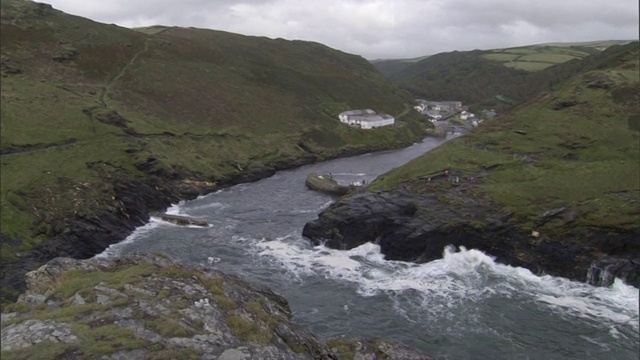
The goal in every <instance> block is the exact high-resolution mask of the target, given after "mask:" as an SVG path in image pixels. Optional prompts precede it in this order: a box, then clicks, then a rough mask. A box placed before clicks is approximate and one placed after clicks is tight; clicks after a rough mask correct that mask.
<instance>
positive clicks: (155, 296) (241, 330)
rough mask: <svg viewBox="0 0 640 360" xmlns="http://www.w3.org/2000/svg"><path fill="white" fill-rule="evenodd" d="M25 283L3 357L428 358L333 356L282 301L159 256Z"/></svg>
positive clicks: (365, 351) (403, 352) (91, 265)
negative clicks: (295, 322)
mask: <svg viewBox="0 0 640 360" xmlns="http://www.w3.org/2000/svg"><path fill="white" fill-rule="evenodd" d="M26 283H27V291H26V292H25V293H24V294H22V295H21V296H20V297H19V299H18V302H17V303H15V304H11V305H9V306H7V307H6V308H5V310H6V311H13V312H11V313H3V314H2V338H1V340H2V350H3V357H4V356H5V355H6V356H9V357H10V356H12V354H14V355H15V354H17V353H16V352H17V351H19V352H20V356H22V357H25V358H29V357H30V356H32V355H35V354H37V355H38V356H39V357H41V358H77V359H81V358H83V359H84V358H100V359H149V358H163V359H165V358H166V359H169V358H189V359H339V358H340V359H371V358H373V357H374V356H377V355H381V354H382V355H384V358H387V359H398V360H399V359H428V357H426V356H425V355H423V354H420V353H419V352H417V351H415V350H413V349H411V348H408V347H405V346H403V345H401V344H398V343H394V342H388V341H379V340H376V341H374V340H340V344H341V347H340V349H342V350H344V349H347V348H348V349H353V351H350V352H347V353H344V354H342V356H338V355H337V354H336V352H335V351H334V350H332V348H331V346H330V345H328V344H327V343H325V342H324V341H322V340H320V339H318V338H317V337H316V336H315V335H313V334H312V333H311V332H309V331H308V330H306V329H303V328H301V327H299V326H298V325H296V324H294V323H293V322H292V321H291V317H292V313H291V309H290V308H289V305H288V303H287V301H286V299H284V298H283V297H281V296H280V295H278V294H276V293H274V292H273V291H271V290H270V289H267V288H264V287H260V286H255V285H251V284H249V283H247V282H245V281H243V280H241V279H239V278H238V277H235V276H231V275H227V274H224V273H221V272H218V271H215V270H210V269H202V270H198V269H189V268H186V267H183V266H182V265H180V264H179V263H177V262H174V261H171V260H169V259H167V258H165V257H163V256H152V255H136V254H134V255H130V256H128V257H125V258H122V259H117V260H107V259H102V258H92V259H89V260H75V259H69V258H56V259H53V260H51V261H50V262H48V263H47V264H45V265H43V266H41V267H40V268H39V269H37V270H35V271H32V272H30V273H28V274H27V279H26ZM33 298H39V299H42V300H43V301H40V302H33V301H29V299H33ZM44 302H46V303H47V304H50V303H51V304H56V305H57V307H54V308H51V307H49V308H47V307H46V306H43V305H44ZM361 343H366V344H370V345H367V346H357V344H361ZM371 344H374V345H371Z"/></svg>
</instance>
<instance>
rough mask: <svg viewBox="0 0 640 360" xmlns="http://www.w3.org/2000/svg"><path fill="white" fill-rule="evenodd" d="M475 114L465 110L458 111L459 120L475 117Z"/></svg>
mask: <svg viewBox="0 0 640 360" xmlns="http://www.w3.org/2000/svg"><path fill="white" fill-rule="evenodd" d="M475 117H476V115H475V114H473V113H470V112H467V111H463V112H461V113H460V120H467V119H468V120H471V119H473V118H475Z"/></svg>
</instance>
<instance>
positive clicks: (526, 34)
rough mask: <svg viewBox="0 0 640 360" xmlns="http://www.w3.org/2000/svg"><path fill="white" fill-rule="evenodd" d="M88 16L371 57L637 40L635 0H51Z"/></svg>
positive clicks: (54, 4) (57, 6)
mask: <svg viewBox="0 0 640 360" xmlns="http://www.w3.org/2000/svg"><path fill="white" fill-rule="evenodd" d="M44 1H47V0H44ZM49 2H50V3H51V4H52V5H53V6H54V7H56V8H58V9H60V10H63V11H65V12H68V13H71V14H75V15H80V16H84V17H88V18H90V19H93V20H96V21H100V22H106V23H116V24H118V25H121V26H127V27H137V26H148V25H157V24H161V25H175V26H194V27H201V28H210V29H217V30H225V31H230V32H236V33H240V34H245V35H256V36H267V37H272V38H278V37H280V38H285V39H292V40H293V39H298V40H309V41H316V42H320V43H323V44H326V45H328V46H330V47H333V48H337V49H339V50H342V51H346V52H350V53H355V54H359V55H362V56H364V57H366V58H369V59H373V58H404V57H418V56H423V55H427V54H434V53H438V52H443V51H452V50H470V49H491V48H501V47H509V46H519V45H528V44H535V43H544V42H558V41H590V40H605V39H638V22H639V20H638V2H637V0H562V1H558V0H536V1H531V0H483V1H477V0H384V1H382V0H305V1H300V0H216V1H210V0H181V1H169V0H160V1H157V0H136V1H131V0H100V1H97V0H95V1H78V0H49Z"/></svg>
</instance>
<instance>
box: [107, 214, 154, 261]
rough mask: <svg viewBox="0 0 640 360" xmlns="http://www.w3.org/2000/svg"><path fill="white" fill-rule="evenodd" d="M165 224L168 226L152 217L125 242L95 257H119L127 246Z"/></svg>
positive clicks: (111, 246) (114, 245)
mask: <svg viewBox="0 0 640 360" xmlns="http://www.w3.org/2000/svg"><path fill="white" fill-rule="evenodd" d="M164 224H167V223H166V222H165V221H162V220H160V219H159V218H156V217H153V216H152V217H151V218H150V219H149V222H148V223H146V224H144V225H142V226H140V227H138V228H136V229H135V230H134V231H133V232H132V233H131V234H130V235H129V236H127V237H126V238H125V239H124V240H123V241H121V242H119V243H116V244H111V245H109V247H107V248H106V249H105V250H104V251H103V252H101V253H100V254H97V255H95V257H101V258H115V257H118V256H119V255H120V252H121V250H122V248H123V247H124V246H125V245H126V244H130V243H132V242H134V241H135V240H136V239H138V238H139V237H142V236H144V235H145V234H147V233H148V232H150V231H153V230H154V229H155V228H157V227H158V226H161V225H164Z"/></svg>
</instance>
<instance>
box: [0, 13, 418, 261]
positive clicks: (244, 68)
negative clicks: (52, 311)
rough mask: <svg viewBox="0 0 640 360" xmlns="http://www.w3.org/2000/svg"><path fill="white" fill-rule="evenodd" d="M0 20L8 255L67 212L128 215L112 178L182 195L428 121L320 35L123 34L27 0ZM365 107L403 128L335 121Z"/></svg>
mask: <svg viewBox="0 0 640 360" xmlns="http://www.w3.org/2000/svg"><path fill="white" fill-rule="evenodd" d="M1 20H2V22H1V25H2V28H1V32H0V36H1V50H2V59H1V70H2V89H1V90H2V91H1V97H2V108H1V114H0V115H1V123H0V126H1V132H0V136H1V137H0V152H1V161H2V172H1V174H2V175H1V176H2V179H1V181H2V182H1V185H2V190H1V230H2V236H1V237H0V239H2V250H3V251H2V256H3V263H7V262H6V261H8V260H11V261H13V260H17V259H19V258H20V257H21V256H24V254H25V252H26V251H29V250H30V249H32V248H33V246H34V245H35V244H38V243H41V242H43V241H45V240H47V239H49V238H52V237H55V236H57V235H60V234H67V233H68V232H69V231H72V230H70V224H71V223H72V222H73V221H74V219H77V218H83V219H91V218H92V217H96V216H98V214H99V213H101V212H102V211H107V212H109V213H111V214H116V215H118V216H121V217H128V216H129V214H128V213H127V211H128V210H127V209H126V206H125V205H124V200H123V199H119V198H118V192H117V189H116V185H115V184H116V183H117V182H122V181H131V180H132V179H135V180H136V181H141V182H143V183H152V182H151V181H150V180H151V179H156V180H154V181H156V182H155V183H154V184H156V183H157V180H158V179H162V180H163V181H171V184H169V185H167V187H168V188H171V189H169V190H167V191H169V192H171V193H172V194H174V195H175V194H176V192H177V193H178V196H179V195H180V194H179V192H180V189H182V187H183V186H192V185H194V184H202V185H203V186H204V187H205V188H206V189H209V190H211V189H213V188H215V187H216V186H218V185H219V184H224V183H227V182H228V181H230V180H231V179H234V178H237V177H238V176H241V174H243V173H246V172H247V171H252V170H255V169H263V168H265V167H273V166H275V165H274V164H278V166H280V167H282V166H286V163H287V162H293V161H295V160H296V159H302V158H306V159H322V158H325V157H332V156H337V155H340V154H344V153H346V152H356V151H366V150H371V149H381V148H389V147H396V146H400V145H402V144H407V143H410V142H411V141H414V140H415V139H417V138H419V137H421V136H422V135H423V131H424V129H425V127H426V126H427V125H426V124H424V123H422V122H421V121H422V120H421V119H420V117H419V116H418V115H417V113H414V112H413V111H408V110H407V109H411V104H412V98H411V97H410V95H409V94H408V93H406V92H404V91H401V90H399V89H398V88H397V87H396V86H394V85H393V84H391V83H390V82H389V81H388V80H387V79H386V78H384V77H383V76H382V75H381V74H380V73H379V72H377V71H376V69H375V68H374V67H373V66H372V65H371V64H369V63H368V62H367V61H365V60H364V59H363V58H361V57H359V56H355V55H350V54H345V53H342V52H340V51H336V50H333V49H330V48H328V47H326V46H324V45H321V44H317V43H310V42H302V41H285V40H281V39H277V40H272V39H267V38H259V37H247V36H241V35H236V34H231V33H226V32H221V31H213V30H204V29H194V28H174V27H162V26H155V27H151V28H144V29H136V30H131V29H126V28H121V27H118V26H115V25H105V24H100V23H96V22H93V21H91V20H88V19H84V18H80V17H76V16H71V15H68V14H65V13H63V12H60V11H57V10H55V9H52V8H51V7H50V6H48V5H45V4H38V3H33V2H29V1H25V0H2V2H1ZM363 107H367V108H372V109H374V110H376V111H380V112H387V113H390V114H393V115H396V116H398V124H397V126H395V127H393V128H386V129H379V130H376V131H361V130H356V129H352V128H349V127H347V126H344V125H342V124H340V123H339V121H338V119H337V114H338V113H339V112H341V111H344V110H348V109H353V108H363ZM283 164H285V165H283ZM153 186H156V185H153ZM156 188H157V186H156ZM175 189H178V190H176V191H173V190H175Z"/></svg>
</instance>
